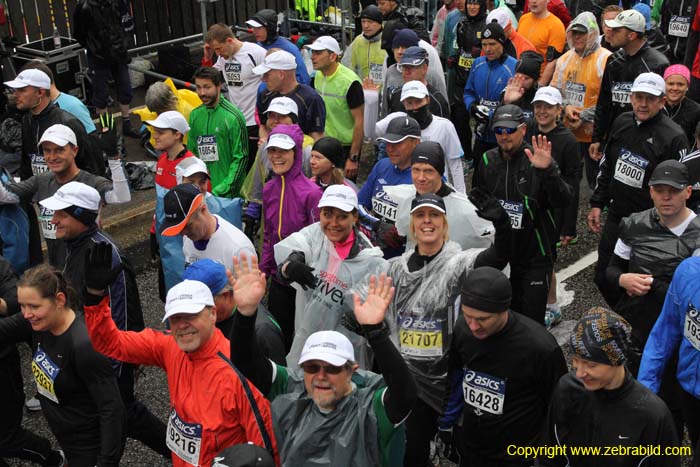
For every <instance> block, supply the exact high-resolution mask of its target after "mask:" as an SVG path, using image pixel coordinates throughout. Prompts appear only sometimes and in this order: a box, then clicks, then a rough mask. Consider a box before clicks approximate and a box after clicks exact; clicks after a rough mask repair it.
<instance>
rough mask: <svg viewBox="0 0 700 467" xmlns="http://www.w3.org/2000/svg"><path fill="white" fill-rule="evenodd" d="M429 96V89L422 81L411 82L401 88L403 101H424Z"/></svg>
mask: <svg viewBox="0 0 700 467" xmlns="http://www.w3.org/2000/svg"><path fill="white" fill-rule="evenodd" d="M429 95H430V93H429V92H428V88H427V87H426V86H425V84H423V83H422V82H420V81H409V82H408V83H406V84H404V85H403V87H402V88H401V101H403V100H404V99H408V98H409V97H416V98H418V99H423V98H424V97H426V96H429Z"/></svg>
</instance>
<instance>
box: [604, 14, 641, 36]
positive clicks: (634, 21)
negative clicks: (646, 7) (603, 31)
mask: <svg viewBox="0 0 700 467" xmlns="http://www.w3.org/2000/svg"><path fill="white" fill-rule="evenodd" d="M605 25H606V26H607V27H609V28H612V29H615V28H627V29H629V30H630V31H634V32H640V33H641V32H645V31H646V30H647V21H646V19H644V15H643V14H641V13H640V12H638V11H637V10H625V11H621V12H620V13H618V14H617V16H616V17H615V19H606V20H605Z"/></svg>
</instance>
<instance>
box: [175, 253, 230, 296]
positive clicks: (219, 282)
mask: <svg viewBox="0 0 700 467" xmlns="http://www.w3.org/2000/svg"><path fill="white" fill-rule="evenodd" d="M182 279H183V280H185V279H189V280H192V281H199V282H203V283H205V284H206V285H207V287H209V290H211V294H212V295H216V294H218V293H219V292H221V291H222V290H223V288H224V287H226V284H228V277H226V267H225V266H224V265H223V264H221V263H219V262H218V261H214V260H212V259H200V260H199V261H197V262H196V263H192V264H190V265H189V266H187V269H185V272H184V273H183V274H182Z"/></svg>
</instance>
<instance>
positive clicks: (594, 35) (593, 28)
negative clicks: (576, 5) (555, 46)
mask: <svg viewBox="0 0 700 467" xmlns="http://www.w3.org/2000/svg"><path fill="white" fill-rule="evenodd" d="M574 25H580V26H583V27H585V28H586V29H587V30H588V36H587V37H586V47H585V48H584V49H583V53H582V54H580V55H581V57H586V56H588V55H590V54H592V53H593V52H595V51H596V50H598V47H600V42H599V38H600V29H599V28H598V22H597V21H596V19H595V16H594V15H593V13H591V12H590V11H584V12H583V13H581V14H580V15H578V16H577V17H576V18H574V19H573V20H571V23H570V24H569V27H568V28H567V30H566V42H567V44H569V49H571V50H573V49H574V38H573V33H572V32H571V27H572V26H574Z"/></svg>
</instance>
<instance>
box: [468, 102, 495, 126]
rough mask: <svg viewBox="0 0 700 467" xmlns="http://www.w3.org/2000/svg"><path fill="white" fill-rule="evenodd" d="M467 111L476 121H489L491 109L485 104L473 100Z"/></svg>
mask: <svg viewBox="0 0 700 467" xmlns="http://www.w3.org/2000/svg"><path fill="white" fill-rule="evenodd" d="M469 111H470V112H471V114H472V116H473V117H474V119H475V120H476V121H477V122H479V123H488V122H489V118H490V113H491V110H490V109H489V108H488V107H487V106H485V105H481V104H477V103H476V102H474V103H473V104H472V106H471V108H470V109H469Z"/></svg>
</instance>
